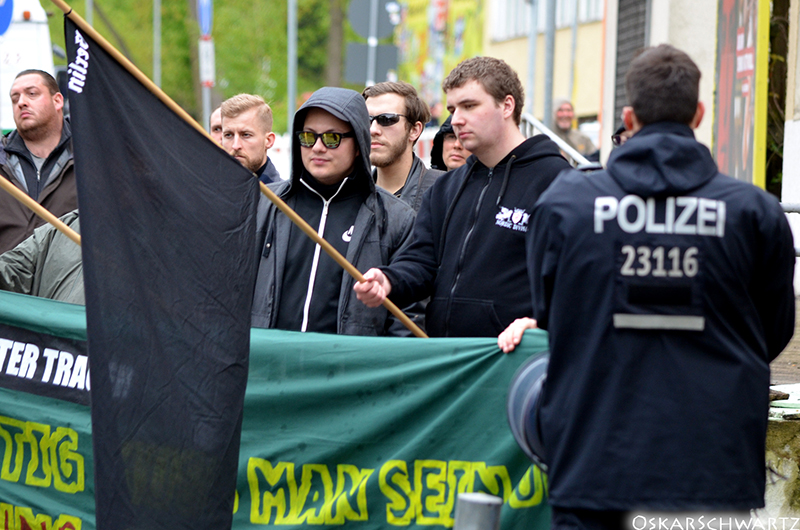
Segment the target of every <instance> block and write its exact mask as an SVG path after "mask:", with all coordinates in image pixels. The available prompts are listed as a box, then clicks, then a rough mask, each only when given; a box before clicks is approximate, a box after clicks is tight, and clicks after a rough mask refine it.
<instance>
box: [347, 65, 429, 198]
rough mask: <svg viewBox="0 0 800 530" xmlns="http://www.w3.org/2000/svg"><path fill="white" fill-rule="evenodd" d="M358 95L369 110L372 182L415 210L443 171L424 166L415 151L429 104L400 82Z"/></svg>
mask: <svg viewBox="0 0 800 530" xmlns="http://www.w3.org/2000/svg"><path fill="white" fill-rule="evenodd" d="M361 94H362V95H363V96H364V99H365V100H366V102H367V110H368V111H369V121H370V128H369V132H370V136H371V139H372V145H371V149H372V150H371V152H370V155H369V160H370V162H372V165H373V166H375V172H374V173H373V177H374V178H375V182H376V183H377V184H378V186H380V187H381V188H383V189H385V190H387V191H388V192H390V193H393V194H394V195H395V197H399V198H400V199H402V200H404V201H405V202H406V203H408V204H410V205H411V207H412V208H414V211H418V210H419V207H420V205H421V204H422V195H423V194H424V193H425V191H426V190H427V189H428V188H430V187H431V184H433V182H434V181H435V180H436V178H437V177H438V176H439V175H441V174H442V172H441V171H437V170H430V169H428V168H427V167H425V164H424V163H423V162H422V160H420V159H419V157H417V156H416V155H415V154H414V144H416V143H417V140H418V139H419V136H420V134H422V130H423V129H424V128H425V124H426V123H427V122H428V120H430V118H431V113H430V111H429V110H428V105H426V104H425V102H424V101H422V99H420V97H419V95H418V94H417V91H416V89H415V88H414V87H413V86H411V85H409V84H408V83H404V82H402V81H399V82H392V81H386V82H384V83H378V84H376V85H372V86H369V87H367V88H365V89H364V91H363V92H362V93H361Z"/></svg>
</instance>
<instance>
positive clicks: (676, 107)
mask: <svg viewBox="0 0 800 530" xmlns="http://www.w3.org/2000/svg"><path fill="white" fill-rule="evenodd" d="M625 91H626V92H627V95H628V103H629V104H630V105H631V106H632V107H633V112H634V114H636V118H637V119H638V120H639V122H640V123H641V124H642V125H647V124H650V123H656V122H659V121H673V122H678V123H684V124H687V125H688V124H689V123H691V122H692V119H693V118H694V115H695V113H696V112H697V101H698V96H699V92H700V69H699V68H698V67H697V65H696V64H695V63H694V61H692V59H691V58H690V57H689V56H688V55H687V54H686V53H684V52H682V51H680V50H679V49H677V48H675V47H674V46H670V45H669V44H661V45H659V46H655V47H653V48H647V49H645V50H644V51H643V52H642V53H640V54H639V55H638V56H637V57H636V58H634V59H633V61H631V65H630V68H629V69H628V73H627V75H626V76H625Z"/></svg>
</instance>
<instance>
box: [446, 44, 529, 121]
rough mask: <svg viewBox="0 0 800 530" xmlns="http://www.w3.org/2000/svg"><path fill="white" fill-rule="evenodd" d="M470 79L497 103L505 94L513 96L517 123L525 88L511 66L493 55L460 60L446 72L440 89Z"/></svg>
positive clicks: (456, 85)
mask: <svg viewBox="0 0 800 530" xmlns="http://www.w3.org/2000/svg"><path fill="white" fill-rule="evenodd" d="M470 81H477V82H478V83H480V84H481V86H482V87H483V89H484V90H486V92H488V93H489V95H491V96H492V97H493V98H494V100H495V101H496V102H497V104H498V105H500V104H502V103H503V100H505V99H506V96H511V97H513V98H514V122H515V123H516V124H517V125H519V122H520V119H521V117H522V107H523V105H524V103H525V90H524V89H523V88H522V82H520V80H519V76H518V75H517V73H516V72H515V71H514V69H513V68H511V67H510V66H508V64H507V63H506V62H505V61H503V60H501V59H495V58H494V57H473V58H472V59H467V60H466V61H462V62H461V63H459V65H458V66H456V67H455V68H453V70H452V71H451V72H450V74H448V76H447V78H445V80H444V81H443V82H442V90H444V91H445V92H447V91H448V90H450V89H451V88H458V87H461V86H464V85H465V84H467V83H468V82H470Z"/></svg>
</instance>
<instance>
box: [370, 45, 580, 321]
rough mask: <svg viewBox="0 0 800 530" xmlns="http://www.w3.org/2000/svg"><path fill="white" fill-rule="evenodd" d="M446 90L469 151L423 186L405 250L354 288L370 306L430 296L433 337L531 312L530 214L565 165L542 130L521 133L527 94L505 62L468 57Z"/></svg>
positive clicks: (448, 80)
mask: <svg viewBox="0 0 800 530" xmlns="http://www.w3.org/2000/svg"><path fill="white" fill-rule="evenodd" d="M442 88H443V89H444V91H445V94H446V95H447V109H448V110H449V111H450V113H451V114H452V118H451V124H452V126H453V129H454V130H455V132H456V134H457V136H458V139H459V141H460V142H461V144H462V145H463V146H464V148H465V149H468V150H469V151H471V152H472V154H473V155H474V156H471V157H469V159H468V160H467V163H466V164H465V165H463V166H461V167H460V168H458V169H455V170H453V171H450V172H449V173H445V174H444V175H442V176H441V177H439V179H437V181H436V182H435V183H434V184H433V186H431V188H430V190H429V191H428V192H427V193H426V194H425V197H424V198H423V200H422V206H421V208H420V210H419V213H418V217H417V221H416V225H415V228H414V242H413V243H412V245H411V246H410V247H409V248H408V250H407V251H405V252H403V254H401V256H399V257H398V259H397V260H395V262H394V263H392V264H391V265H390V266H389V267H383V268H382V269H372V270H370V271H367V273H366V274H365V275H364V277H365V278H366V280H367V281H366V282H364V283H363V284H358V285H356V286H355V290H356V292H357V293H358V297H359V299H360V300H362V301H363V302H364V303H365V304H367V305H368V306H373V305H377V304H380V303H382V302H383V299H384V298H385V297H386V296H389V295H390V294H391V297H392V301H393V302H394V303H396V304H399V305H400V306H401V307H402V306H403V305H407V304H409V303H410V302H412V301H416V300H420V299H423V298H425V297H427V296H431V301H430V303H429V304H428V307H427V313H426V318H425V324H426V328H427V331H428V334H429V335H430V336H439V337H442V336H444V337H448V336H449V337H458V336H462V337H477V336H480V337H496V336H497V335H499V334H500V332H501V331H503V329H505V327H506V326H508V325H509V324H510V323H511V322H513V321H514V319H516V318H518V317H522V316H526V315H530V314H531V312H532V310H533V307H532V306H531V291H530V283H529V280H528V271H527V267H526V264H525V233H526V232H527V231H528V219H529V217H530V213H531V211H532V210H533V205H534V204H535V203H536V200H537V199H538V198H539V195H540V194H541V193H542V192H543V191H544V190H545V189H546V188H547V186H548V185H549V184H550V183H551V182H552V181H553V179H555V177H556V175H557V174H558V173H559V172H560V171H562V170H563V169H567V168H569V164H568V163H567V161H566V160H565V159H564V158H563V157H562V156H561V154H560V153H559V150H558V146H556V144H555V143H554V142H553V141H552V140H550V139H549V138H547V137H546V136H544V135H538V136H534V137H532V138H528V139H526V138H525V137H524V136H523V135H522V133H521V132H520V130H519V123H520V117H521V114H522V107H523V102H524V96H523V94H524V92H523V89H522V83H520V80H519V77H518V76H517V74H516V72H514V70H512V69H511V67H510V66H508V64H506V63H505V62H503V61H501V60H499V59H494V58H491V57H476V58H473V59H468V60H466V61H464V62H462V63H461V64H459V65H458V66H457V67H456V68H455V69H454V70H453V71H452V72H450V74H449V75H448V76H447V78H446V79H445V81H444V83H443V84H442Z"/></svg>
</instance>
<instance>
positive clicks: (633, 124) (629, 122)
mask: <svg viewBox="0 0 800 530" xmlns="http://www.w3.org/2000/svg"><path fill="white" fill-rule="evenodd" d="M622 122H623V123H624V124H625V129H626V130H628V131H631V133H632V134H636V133H637V132H639V129H641V128H642V124H641V123H639V119H638V118H637V117H636V113H635V112H633V107H631V106H628V105H626V106H624V107H622Z"/></svg>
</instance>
